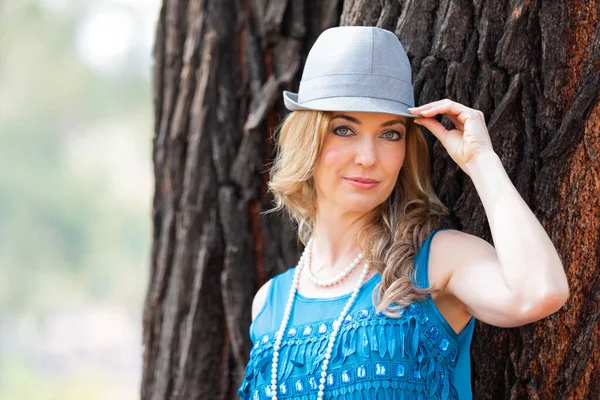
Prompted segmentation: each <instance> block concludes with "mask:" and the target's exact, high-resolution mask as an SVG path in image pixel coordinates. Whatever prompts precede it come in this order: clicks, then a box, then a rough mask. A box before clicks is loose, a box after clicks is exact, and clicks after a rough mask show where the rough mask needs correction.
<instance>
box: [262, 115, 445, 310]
mask: <svg viewBox="0 0 600 400" xmlns="http://www.w3.org/2000/svg"><path fill="white" fill-rule="evenodd" d="M331 117H332V113H329V112H326V111H294V112H291V113H290V114H288V115H287V116H286V117H285V119H284V120H283V122H282V123H281V124H280V126H279V128H278V129H277V131H276V134H277V156H276V158H275V160H274V162H273V166H272V168H271V171H270V181H269V183H268V188H269V191H270V192H271V193H272V194H273V196H274V199H275V206H274V207H273V208H272V209H271V210H268V211H267V213H270V212H275V211H280V210H286V211H287V212H288V213H289V215H290V216H291V217H292V219H293V220H294V221H295V222H296V223H297V226H298V236H299V238H300V240H301V241H302V243H304V244H306V243H307V242H308V240H309V238H310V237H311V235H312V233H313V230H314V228H315V226H314V223H315V220H316V213H317V210H316V191H315V186H314V180H313V175H314V169H315V165H316V164H317V160H318V159H319V156H320V153H321V149H322V147H323V142H324V140H325V135H326V133H327V129H328V126H329V123H330V121H331ZM407 120H408V126H407V130H406V135H405V141H406V156H405V159H404V164H403V166H402V168H401V169H400V173H399V175H398V180H397V182H396V186H395V187H394V189H393V190H392V193H391V194H390V196H389V197H388V199H387V200H386V201H384V202H383V203H382V204H380V205H379V206H377V207H375V208H374V209H373V210H371V211H370V212H369V213H367V215H365V217H364V221H363V222H362V225H361V227H360V229H359V232H358V234H357V242H358V244H359V247H360V249H361V251H362V252H363V254H364V255H365V259H366V260H369V261H371V262H372V264H373V266H374V267H375V270H376V271H377V272H378V273H380V274H381V283H379V284H378V286H377V289H376V290H374V291H373V303H374V305H375V306H376V308H377V310H378V311H381V312H383V313H385V314H386V315H388V316H390V317H397V316H398V313H397V312H398V310H399V309H400V308H402V307H405V306H407V305H409V304H410V303H412V302H414V301H417V300H422V299H424V298H425V296H426V295H428V294H432V293H434V292H437V291H438V289H435V288H417V287H415V286H414V284H413V279H414V273H415V268H414V261H413V260H414V257H415V254H416V252H417V249H419V248H420V247H421V246H422V244H423V242H424V241H425V239H426V238H427V237H428V236H429V234H430V233H431V232H432V231H433V230H434V229H435V228H437V227H439V226H441V224H442V223H443V220H444V218H445V216H446V215H447V214H448V210H447V208H446V207H445V206H444V205H443V204H442V202H441V201H440V200H439V199H438V197H437V196H436V194H435V193H434V191H433V186H432V184H431V176H430V171H429V151H428V149H427V143H426V141H425V138H424V137H423V135H422V133H421V131H420V129H419V127H418V126H417V125H416V124H414V123H412V119H411V118H407ZM362 235H364V238H365V239H364V241H361V240H360V239H361V236H362ZM392 303H395V304H394V305H392Z"/></svg>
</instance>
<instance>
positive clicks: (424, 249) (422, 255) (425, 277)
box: [414, 228, 452, 288]
mask: <svg viewBox="0 0 600 400" xmlns="http://www.w3.org/2000/svg"><path fill="white" fill-rule="evenodd" d="M447 229H452V228H438V229H434V230H433V231H432V232H431V233H430V234H429V236H428V237H427V239H425V241H424V242H423V245H422V246H421V248H420V249H419V250H418V251H417V254H416V255H415V260H414V262H415V268H416V285H417V287H420V288H428V287H429V249H430V247H431V241H432V240H433V236H434V235H435V234H436V233H438V232H439V231H444V230H447Z"/></svg>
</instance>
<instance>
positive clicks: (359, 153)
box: [354, 140, 377, 167]
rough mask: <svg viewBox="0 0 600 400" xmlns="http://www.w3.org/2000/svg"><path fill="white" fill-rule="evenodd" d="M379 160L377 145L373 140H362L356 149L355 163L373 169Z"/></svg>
mask: <svg viewBox="0 0 600 400" xmlns="http://www.w3.org/2000/svg"><path fill="white" fill-rule="evenodd" d="M376 160H377V154H376V151H375V145H374V143H373V142H372V141H371V140H362V141H361V142H360V143H359V144H358V147H357V149H356V156H355V158H354V162H355V163H356V164H359V165H362V166H364V167H372V166H373V165H375V162H376Z"/></svg>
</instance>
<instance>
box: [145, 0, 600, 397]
mask: <svg viewBox="0 0 600 400" xmlns="http://www.w3.org/2000/svg"><path fill="white" fill-rule="evenodd" d="M599 7H600V2H599V1H598V0H589V1H587V2H583V1H578V2H560V1H547V2H542V1H541V0H511V1H508V0H496V1H482V0H473V1H472V2H468V1H465V0H418V1H417V0H403V1H390V0H356V1H350V0H346V1H345V2H344V1H339V0H293V1H286V0H244V1H242V0H239V1H234V0H187V1H185V0H164V4H163V7H162V10H161V13H160V19H159V24H158V30H157V37H156V46H155V49H154V57H155V65H154V104H155V121H156V123H155V136H154V150H153V160H154V167H155V170H154V173H155V178H156V185H155V196H154V203H153V208H152V218H153V227H154V231H153V245H152V255H151V274H150V281H149V285H148V290H147V297H146V301H145V309H144V337H143V340H144V363H143V378H142V386H141V394H142V398H143V399H208V398H211V399H213V398H215V399H233V398H237V396H236V394H235V391H236V389H237V388H238V387H239V385H240V383H241V380H242V378H243V375H244V369H245V364H246V362H247V360H248V354H249V351H250V346H251V343H250V341H249V337H248V326H249V324H250V309H251V302H252V298H253V295H254V293H255V292H256V291H257V289H258V288H259V287H260V286H261V285H262V284H263V283H264V282H265V281H266V280H268V279H269V278H270V277H272V276H273V275H275V274H278V273H280V272H283V271H285V270H286V269H288V268H290V267H292V266H294V265H295V263H296V262H297V260H298V257H299V255H300V248H299V243H298V240H297V239H296V234H295V232H294V229H293V227H292V225H291V224H290V221H289V220H288V219H287V218H286V217H284V216H282V215H269V216H265V215H261V212H262V211H265V210H266V209H268V208H270V207H271V205H272V203H271V200H272V199H271V198H270V197H269V196H268V195H267V194H266V181H267V179H268V173H267V171H268V166H269V163H270V162H271V161H272V159H273V156H274V154H273V150H272V148H273V146H272V137H271V134H272V130H273V128H274V127H275V126H276V124H277V123H278V121H279V119H280V117H281V116H283V115H284V114H285V113H286V110H285V109H284V108H283V104H282V101H281V91H282V90H283V89H288V90H293V91H296V89H297V87H298V82H299V79H300V71H301V66H302V63H303V61H304V59H305V57H306V53H307V51H308V49H309V48H310V46H311V45H312V43H314V40H315V39H316V37H317V36H318V35H319V33H320V32H322V31H323V30H324V29H326V28H328V27H331V26H336V25H376V26H380V27H382V28H386V29H389V30H391V31H394V32H395V33H396V34H397V36H398V37H399V38H400V40H401V42H402V43H403V45H404V47H405V49H406V50H407V52H408V54H409V57H410V58H411V62H412V66H413V78H414V86H415V98H416V102H417V104H423V103H426V102H429V101H433V100H438V99H441V98H445V97H448V98H451V99H453V100H456V101H459V102H461V103H464V104H466V105H468V106H471V107H473V108H477V109H480V110H481V111H483V112H484V114H485V115H486V118H487V121H488V127H489V131H490V135H491V137H492V141H493V144H494V148H495V150H496V152H497V153H498V154H499V155H500V157H501V159H502V162H503V164H504V167H505V169H506V170H507V172H508V174H509V176H510V177H511V179H512V181H513V182H514V184H515V186H516V187H517V189H518V190H519V192H520V193H521V195H522V196H523V198H524V199H525V201H526V202H527V203H528V204H529V205H530V207H531V208H532V210H533V211H534V212H535V214H536V215H537V217H538V218H539V219H540V221H541V222H542V224H543V225H544V227H545V228H546V230H547V232H548V233H549V234H550V236H551V238H552V240H553V241H554V244H555V245H556V247H557V249H558V251H559V254H560V255H561V257H562V259H563V262H564V265H565V268H566V270H567V273H568V276H569V284H570V287H571V293H572V295H571V298H570V299H569V301H568V303H567V304H566V306H565V307H564V308H563V310H561V312H559V313H557V314H555V315H553V316H551V317H549V318H546V319H544V320H542V321H540V322H538V323H536V324H530V325H527V326H523V327H520V328H515V329H499V328H495V327H491V326H488V325H485V324H483V323H478V324H477V327H476V331H475V336H474V340H473V345H472V370H473V393H474V397H475V398H478V399H479V398H485V399H487V398H498V399H505V398H512V399H517V398H519V399H520V398H532V399H537V398H544V399H546V398H573V399H584V398H590V399H591V398H594V397H595V396H596V394H597V393H600V363H599V361H600V344H598V343H599V342H600V323H599V322H600V321H599V316H600V313H598V312H597V307H598V301H599V297H600V278H599V275H598V272H599V269H600V265H599V261H600V204H599V203H600V178H599V177H600V134H599V132H600V105H599V103H598V101H597V98H598V91H599V90H600V72H599V67H600V28H598V26H599V22H600V8H599ZM426 136H427V138H428V141H429V143H430V145H431V150H432V154H433V157H432V166H433V180H434V184H435V187H436V190H437V192H438V194H439V195H440V198H441V199H442V201H444V203H445V204H446V205H447V206H448V207H449V209H450V210H451V217H452V223H453V225H454V228H457V229H460V230H463V231H465V232H469V233H472V234H475V235H477V236H480V237H483V238H485V239H487V240H491V236H490V232H489V227H488V225H487V221H486V217H485V213H484V209H483V207H482V205H481V202H480V200H479V197H478V195H477V192H476V191H475V189H474V186H473V185H472V183H471V181H470V180H469V179H468V177H467V176H466V175H465V174H463V173H462V172H461V171H460V170H459V168H458V167H457V166H456V165H455V164H454V162H453V161H452V160H451V159H450V158H449V157H448V155H447V154H446V152H445V150H444V149H443V147H442V146H441V145H440V144H439V143H436V142H434V140H433V137H432V135H430V134H428V133H426Z"/></svg>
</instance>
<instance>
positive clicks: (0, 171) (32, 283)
mask: <svg viewBox="0 0 600 400" xmlns="http://www.w3.org/2000/svg"><path fill="white" fill-rule="evenodd" d="M136 3H138V4H141V3H140V2H136V1H133V0H128V1H121V2H119V1H116V0H113V1H110V0H106V1H100V0H94V1H83V0H80V1H59V0H55V1H51V0H45V1H39V0H19V1H18V2H0V48H1V49H2V56H1V57H0V315H1V316H3V320H4V321H5V324H4V325H3V331H2V332H3V336H0V340H2V339H3V338H4V339H5V343H4V347H2V349H1V351H2V354H0V400H4V399H11V398H38V397H33V395H32V394H31V393H34V392H36V390H38V391H39V387H38V388H37V389H36V388H35V387H34V388H30V389H28V390H29V391H30V392H28V391H26V390H25V389H24V387H25V386H28V385H25V384H24V383H23V384H22V385H19V384H18V383H19V382H21V381H28V383H29V384H31V383H32V381H37V380H38V379H42V378H41V377H42V376H43V373H41V372H39V371H36V370H35V362H36V361H35V360H36V358H35V355H34V354H33V353H31V354H21V353H19V352H20V351H27V350H26V349H30V351H31V352H33V351H34V350H33V349H34V348H35V346H34V345H32V344H30V343H24V342H23V341H19V340H18V338H17V339H15V338H10V337H9V338H8V339H7V338H6V335H7V332H8V335H9V336H10V334H11V332H12V334H14V331H11V329H12V328H11V326H12V325H10V324H9V325H7V323H6V321H9V322H10V323H14V321H19V318H20V317H19V316H20V315H24V314H27V315H30V316H31V315H33V316H34V318H40V319H43V317H44V315H45V314H46V313H56V312H60V310H62V309H70V308H72V307H74V306H76V307H85V306H86V305H87V304H104V305H113V306H114V307H118V308H119V309H122V310H123V312H126V313H129V315H131V316H132V321H131V322H132V324H136V325H139V324H141V309H142V302H143V296H144V292H145V289H146V280H147V276H148V266H149V253H150V251H149V246H150V204H151V196H152V192H151V190H152V170H151V153H150V152H151V138H152V130H153V125H152V124H153V122H152V96H151V91H150V90H151V88H150V85H151V82H150V79H149V76H150V69H151V58H150V51H151V50H150V49H149V48H147V46H146V47H144V43H147V41H148V40H147V39H148V38H145V40H146V41H145V42H144V41H142V40H139V41H136V42H135V43H134V44H133V45H131V46H130V47H129V48H128V50H127V51H126V52H124V53H123V54H122V56H121V57H119V60H118V63H120V64H122V65H121V66H118V65H117V66H116V67H114V68H112V69H110V68H109V69H107V70H102V68H98V66H94V65H90V63H89V62H86V61H85V60H84V58H82V54H81V48H82V46H85V42H83V45H82V44H81V43H82V42H79V44H78V39H81V34H82V33H81V32H82V31H83V30H84V28H85V27H84V26H83V25H82V24H84V23H85V21H88V22H89V20H90V19H93V17H94V15H95V13H101V12H103V11H102V10H103V8H104V9H106V7H111V9H112V10H121V11H122V14H123V15H129V16H130V17H131V21H132V26H133V27H134V28H135V34H136V35H142V34H143V33H144V32H143V31H142V29H140V25H139V24H140V23H141V22H140V21H141V19H142V16H140V12H141V11H139V10H138V9H137V8H136ZM144 10H145V12H146V14H147V10H148V7H147V6H145V7H144ZM157 14H158V5H156V10H155V13H154V15H153V16H156V15H157ZM146 16H147V15H146ZM108 21H110V19H108ZM105 29H106V33H107V34H108V33H110V31H111V29H113V27H111V26H110V24H109V25H107V26H106V27H105ZM108 36H109V37H108V39H107V40H113V41H114V44H115V45H116V44H118V43H117V41H118V40H119V38H118V37H117V38H115V37H114V35H113V36H112V37H111V36H110V35H108ZM134 39H136V38H135V37H134ZM109 44H110V43H109ZM109 48H110V47H109ZM88 50H90V49H88ZM91 50H92V51H93V49H91ZM11 321H12V322H11ZM32 337H34V338H35V337H36V336H35V334H32ZM140 341H141V339H140ZM6 342H8V343H12V344H13V345H11V347H10V348H6V347H5V346H6ZM24 349H25V350H24ZM16 360H18V362H17V361H16ZM32 365H33V366H32ZM7 369H8V370H7ZM26 371H29V372H26ZM17 372H18V374H19V377H17V376H15V374H16V373H17ZM24 376H25V378H23V377H24ZM43 379H45V380H46V381H49V380H48V379H47V377H46V378H43ZM80 384H81V382H80V381H74V382H72V383H71V384H70V385H72V386H73V385H74V386H75V387H77V386H78V385H80ZM53 386H54V387H56V392H52V393H54V394H53V395H52V393H46V394H45V395H44V396H41V397H39V398H44V399H50V398H82V397H77V396H75V397H73V396H71V395H69V394H68V392H69V390H71V389H64V388H63V389H64V390H63V389H60V388H59V386H60V385H58V384H57V383H56V381H55V382H54V384H53ZM48 387H49V386H48ZM48 387H47V389H48ZM69 387H71V386H69ZM17 388H20V389H17ZM48 390H49V389H48ZM76 392H77V393H79V394H81V391H80V390H76ZM23 396H25V397H23ZM95 396H96V395H93V396H92V395H89V396H87V395H86V396H85V397H84V398H97V397H95ZM98 398H100V397H98ZM102 398H105V397H102Z"/></svg>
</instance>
